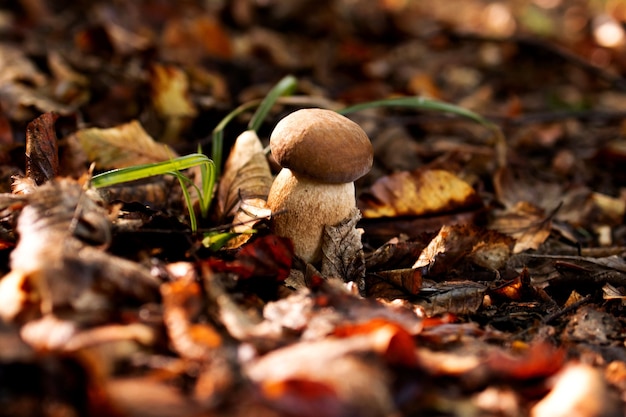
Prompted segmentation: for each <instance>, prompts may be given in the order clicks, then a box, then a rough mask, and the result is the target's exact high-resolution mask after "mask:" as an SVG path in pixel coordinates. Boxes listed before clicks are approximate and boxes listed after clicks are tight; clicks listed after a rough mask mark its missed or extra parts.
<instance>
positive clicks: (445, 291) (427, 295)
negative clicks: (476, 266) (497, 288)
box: [417, 281, 487, 317]
mask: <svg viewBox="0 0 626 417" xmlns="http://www.w3.org/2000/svg"><path fill="white" fill-rule="evenodd" d="M486 292H487V287H486V286H484V285H483V284H480V283H478V282H473V281H447V282H443V283H432V282H430V283H428V285H426V284H424V285H423V286H422V291H421V292H420V300H419V301H418V302H417V303H418V304H419V305H420V306H421V307H422V308H423V309H424V312H425V314H426V315H427V316H429V317H432V316H436V315H439V314H444V313H451V314H472V313H475V312H476V311H477V310H478V309H479V308H480V307H481V306H482V304H483V298H484V296H485V293H486Z"/></svg>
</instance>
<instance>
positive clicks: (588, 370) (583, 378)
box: [530, 363, 623, 417]
mask: <svg viewBox="0 0 626 417" xmlns="http://www.w3.org/2000/svg"><path fill="white" fill-rule="evenodd" d="M621 408H622V406H621V405H620V402H619V400H618V399H617V398H616V397H615V396H614V395H613V394H612V392H611V390H610V388H609V387H608V385H607V383H606V381H605V380H604V378H603V377H602V373H601V372H600V371H599V370H597V369H594V368H592V367H591V366H589V365H586V364H582V363H581V364H575V363H571V364H568V365H567V366H566V367H565V368H564V369H563V370H562V371H561V372H560V373H559V374H558V375H557V376H556V380H555V383H554V386H553V387H552V390H551V391H550V393H549V394H548V395H546V396H545V397H544V398H543V399H542V400H541V401H539V402H538V403H537V404H536V405H535V406H534V407H533V408H532V409H531V410H530V416H531V417H566V416H578V417H601V416H603V417H618V416H621V415H623V414H622V410H621Z"/></svg>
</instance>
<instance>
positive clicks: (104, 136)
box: [75, 120, 176, 169]
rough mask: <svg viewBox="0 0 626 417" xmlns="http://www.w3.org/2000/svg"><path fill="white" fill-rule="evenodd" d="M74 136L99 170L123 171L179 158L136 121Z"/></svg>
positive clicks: (84, 130)
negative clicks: (115, 169)
mask: <svg viewBox="0 0 626 417" xmlns="http://www.w3.org/2000/svg"><path fill="white" fill-rule="evenodd" d="M75 135H76V137H77V138H78V140H79V141H80V144H81V146H82V147H83V148H84V150H85V152H86V153H87V156H88V158H89V160H90V161H94V162H95V163H96V165H97V167H98V168H99V169H112V168H124V167H128V166H132V165H139V164H148V163H153V162H161V161H166V160H168V159H171V158H175V157H176V153H175V152H174V151H173V150H172V149H170V148H169V147H167V146H166V145H164V144H161V143H157V142H155V141H154V139H152V137H150V135H149V134H148V133H147V132H146V131H145V130H144V129H143V127H142V126H141V124H140V123H139V122H138V121H136V120H133V121H132V122H129V123H126V124H123V125H119V126H116V127H112V128H109V129H99V128H89V129H82V130H79V131H78V132H76V134H75Z"/></svg>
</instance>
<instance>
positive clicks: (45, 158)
mask: <svg viewBox="0 0 626 417" xmlns="http://www.w3.org/2000/svg"><path fill="white" fill-rule="evenodd" d="M57 118H58V116H57V115H55V114H53V113H44V114H42V115H41V116H39V117H38V118H36V119H35V120H33V121H32V122H30V123H29V124H28V127H27V128H26V176H27V177H28V178H31V179H33V180H34V181H35V183H36V184H38V185H39V184H43V183H44V182H45V181H47V180H50V179H52V178H54V177H55V176H56V175H57V173H58V172H59V155H58V154H59V151H58V145H57V135H56V132H55V130H54V129H55V128H54V122H55V121H56V119H57Z"/></svg>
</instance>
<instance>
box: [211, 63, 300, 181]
mask: <svg viewBox="0 0 626 417" xmlns="http://www.w3.org/2000/svg"><path fill="white" fill-rule="evenodd" d="M296 86H297V79H296V78H295V77H294V76H292V75H287V76H286V77H284V78H282V79H281V80H280V81H279V82H278V83H277V84H276V85H275V86H274V87H273V88H272V89H271V90H270V92H269V93H268V94H267V95H266V96H265V98H264V99H263V100H251V101H248V102H246V103H243V104H241V105H240V106H238V107H237V108H236V109H234V110H233V111H231V112H230V113H228V114H227V115H226V116H224V118H223V119H222V120H220V122H219V123H218V124H217V126H215V129H213V133H212V141H211V142H212V144H211V159H212V160H213V161H214V162H215V167H216V174H215V176H216V177H219V175H220V171H221V167H222V158H223V147H224V129H225V128H226V126H227V125H228V124H229V123H230V122H231V121H232V120H233V119H234V118H235V117H237V116H239V115H240V114H242V113H245V112H247V111H249V110H252V109H253V108H255V107H257V110H256V112H255V113H254V115H253V116H252V119H250V122H249V123H248V129H250V130H254V131H257V130H258V129H259V127H260V126H261V124H262V123H263V120H264V119H265V117H267V113H268V112H269V111H270V109H271V108H272V106H273V105H274V103H275V102H276V100H278V98H279V97H281V96H284V95H288V94H291V93H293V91H294V90H295V88H296Z"/></svg>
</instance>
